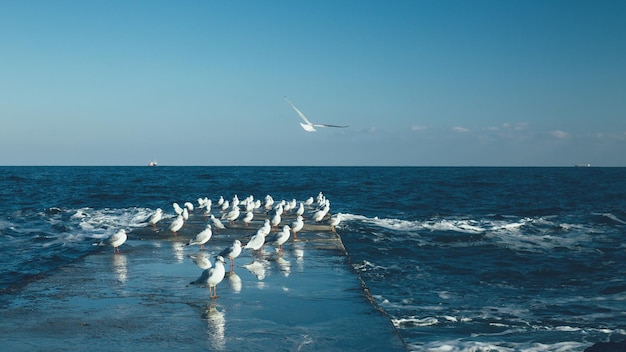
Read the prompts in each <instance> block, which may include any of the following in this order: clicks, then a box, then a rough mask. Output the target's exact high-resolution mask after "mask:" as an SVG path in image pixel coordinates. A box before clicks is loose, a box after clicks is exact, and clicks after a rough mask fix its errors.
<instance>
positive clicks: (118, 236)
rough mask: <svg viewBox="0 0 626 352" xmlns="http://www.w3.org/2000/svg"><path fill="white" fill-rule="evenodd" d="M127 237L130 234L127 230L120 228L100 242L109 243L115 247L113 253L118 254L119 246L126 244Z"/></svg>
mask: <svg viewBox="0 0 626 352" xmlns="http://www.w3.org/2000/svg"><path fill="white" fill-rule="evenodd" d="M127 238H128V236H127V235H126V230H124V229H120V230H119V231H117V232H116V233H114V234H113V235H111V237H109V238H108V239H106V241H103V242H100V244H108V245H110V246H112V247H113V253H116V254H117V253H119V252H120V249H119V246H121V245H122V244H124V242H126V239H127Z"/></svg>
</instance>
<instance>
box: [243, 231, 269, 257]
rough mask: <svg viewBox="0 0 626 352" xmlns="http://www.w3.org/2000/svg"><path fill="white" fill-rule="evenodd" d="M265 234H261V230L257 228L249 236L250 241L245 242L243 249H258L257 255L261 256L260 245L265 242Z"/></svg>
mask: <svg viewBox="0 0 626 352" xmlns="http://www.w3.org/2000/svg"><path fill="white" fill-rule="evenodd" d="M265 236H266V235H265V234H263V232H262V230H261V229H259V230H257V232H256V234H255V235H254V236H252V238H250V241H248V243H246V246H245V247H243V249H252V250H253V251H258V256H259V258H261V247H263V245H264V244H265ZM252 258H253V259H254V254H252Z"/></svg>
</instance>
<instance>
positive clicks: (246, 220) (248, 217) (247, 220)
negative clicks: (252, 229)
mask: <svg viewBox="0 0 626 352" xmlns="http://www.w3.org/2000/svg"><path fill="white" fill-rule="evenodd" d="M252 218H254V213H252V211H249V212H247V213H246V216H245V217H244V218H243V223H244V224H245V225H246V226H248V224H249V223H250V221H252Z"/></svg>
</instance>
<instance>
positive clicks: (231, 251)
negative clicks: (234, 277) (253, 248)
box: [219, 240, 241, 272]
mask: <svg viewBox="0 0 626 352" xmlns="http://www.w3.org/2000/svg"><path fill="white" fill-rule="evenodd" d="M240 254H241V242H240V241H239V240H234V241H233V244H232V245H231V246H230V247H228V248H226V249H224V250H223V251H221V252H220V254H219V255H220V256H221V257H222V258H229V259H230V271H231V272H233V268H234V267H235V258H237V257H238V256H239V255H240Z"/></svg>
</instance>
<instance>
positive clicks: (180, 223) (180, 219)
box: [169, 215, 185, 236]
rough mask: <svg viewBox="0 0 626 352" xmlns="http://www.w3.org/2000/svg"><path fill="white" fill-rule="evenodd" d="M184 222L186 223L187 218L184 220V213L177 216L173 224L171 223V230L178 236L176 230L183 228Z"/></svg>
mask: <svg viewBox="0 0 626 352" xmlns="http://www.w3.org/2000/svg"><path fill="white" fill-rule="evenodd" d="M184 224H185V220H183V216H182V215H178V216H177V217H176V219H174V221H172V224H170V227H169V230H170V231H172V232H173V233H174V236H178V234H177V233H176V231H178V230H180V229H181V228H183V225H184Z"/></svg>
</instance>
